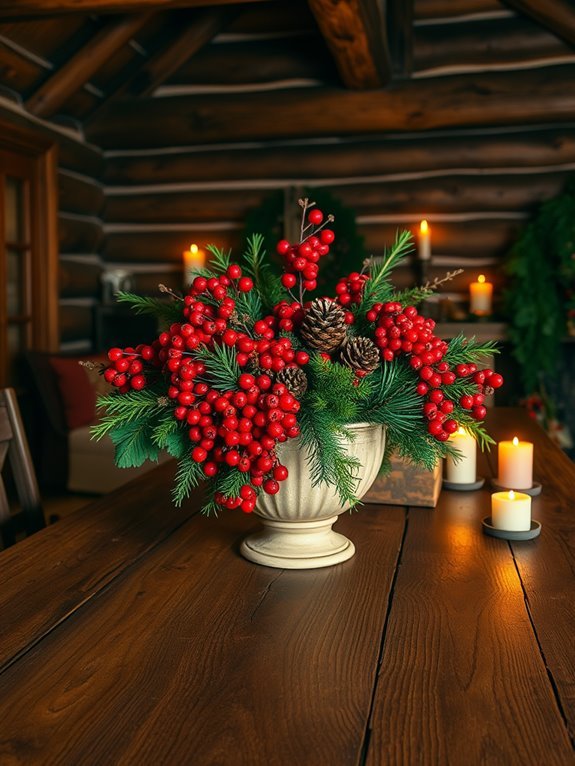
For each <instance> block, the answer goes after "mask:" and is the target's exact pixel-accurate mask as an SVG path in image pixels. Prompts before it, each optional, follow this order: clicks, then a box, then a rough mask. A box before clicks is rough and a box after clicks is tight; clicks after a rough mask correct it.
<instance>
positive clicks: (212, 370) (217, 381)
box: [194, 345, 241, 391]
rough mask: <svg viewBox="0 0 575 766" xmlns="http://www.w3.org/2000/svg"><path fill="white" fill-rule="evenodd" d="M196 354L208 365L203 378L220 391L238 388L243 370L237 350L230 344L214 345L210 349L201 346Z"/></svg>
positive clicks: (197, 357) (196, 356)
mask: <svg viewBox="0 0 575 766" xmlns="http://www.w3.org/2000/svg"><path fill="white" fill-rule="evenodd" d="M194 356H195V358H196V359H198V360H199V361H201V362H204V364H205V365H206V374H205V375H204V376H203V377H202V378H201V379H202V380H203V381H205V382H206V383H209V384H210V385H211V386H212V387H213V388H216V389H218V390H219V391H229V390H230V389H233V388H236V387H237V383H238V378H239V377H240V374H241V371H240V366H239V364H238V361H237V358H236V352H235V351H234V349H233V348H230V347H229V346H226V345H222V346H214V347H213V349H208V348H207V347H206V346H200V347H199V348H197V349H196V350H195V351H194Z"/></svg>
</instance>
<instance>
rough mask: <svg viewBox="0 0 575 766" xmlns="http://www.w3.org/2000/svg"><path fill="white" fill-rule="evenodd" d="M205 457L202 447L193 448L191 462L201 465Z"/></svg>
mask: <svg viewBox="0 0 575 766" xmlns="http://www.w3.org/2000/svg"><path fill="white" fill-rule="evenodd" d="M207 456H208V453H207V452H206V450H205V449H204V448H203V447H194V449H193V450H192V460H194V461H195V462H196V463H203V462H204V460H205V459H206V458H207Z"/></svg>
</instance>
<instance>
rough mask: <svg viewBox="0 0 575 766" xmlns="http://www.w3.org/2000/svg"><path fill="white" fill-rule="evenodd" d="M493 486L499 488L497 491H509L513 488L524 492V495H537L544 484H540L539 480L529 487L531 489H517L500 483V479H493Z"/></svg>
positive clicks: (515, 490)
mask: <svg viewBox="0 0 575 766" xmlns="http://www.w3.org/2000/svg"><path fill="white" fill-rule="evenodd" d="M491 486H492V487H493V489H495V490H497V492H509V490H511V489H512V490H513V491H514V492H523V494H524V495H531V497H537V495H540V494H541V490H542V489H543V487H542V485H541V484H539V482H538V481H534V482H533V486H532V487H529V489H515V487H504V486H503V484H500V483H499V480H498V479H491Z"/></svg>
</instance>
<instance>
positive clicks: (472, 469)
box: [445, 427, 477, 484]
mask: <svg viewBox="0 0 575 766" xmlns="http://www.w3.org/2000/svg"><path fill="white" fill-rule="evenodd" d="M450 442H451V443H452V444H453V446H454V447H455V448H456V449H457V451H458V453H459V455H458V457H457V458H453V457H451V456H450V455H448V456H447V457H446V458H445V479H446V481H448V482H450V483H451V484H474V483H475V482H476V481H477V474H476V468H477V442H476V441H475V438H474V437H473V435H472V434H470V433H468V432H467V431H466V430H465V429H464V428H463V427H459V429H458V430H457V431H456V432H455V433H454V434H452V436H451V438H450Z"/></svg>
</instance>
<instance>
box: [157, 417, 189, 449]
mask: <svg viewBox="0 0 575 766" xmlns="http://www.w3.org/2000/svg"><path fill="white" fill-rule="evenodd" d="M152 441H153V443H154V444H155V445H156V446H157V447H159V448H160V449H163V450H166V452H167V453H168V454H169V455H171V456H172V457H175V458H177V459H178V460H179V459H180V458H183V457H184V455H185V454H186V453H187V452H188V451H189V448H190V440H189V438H188V435H187V433H186V431H185V429H184V428H183V427H182V425H181V423H180V421H178V420H176V419H175V418H174V416H173V414H172V413H171V412H170V413H168V414H166V416H165V417H163V418H162V419H161V420H160V421H159V423H157V425H156V426H155V427H154V429H153V431H152Z"/></svg>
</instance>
